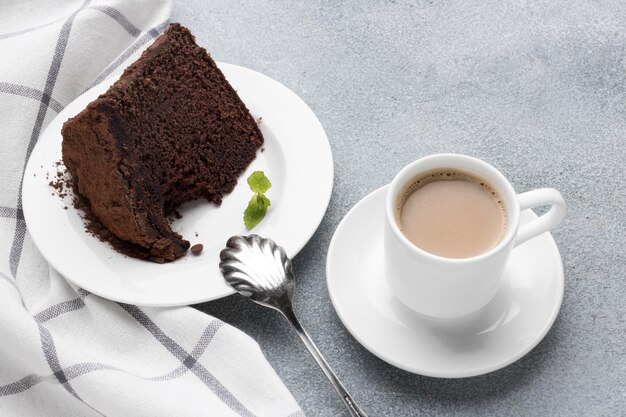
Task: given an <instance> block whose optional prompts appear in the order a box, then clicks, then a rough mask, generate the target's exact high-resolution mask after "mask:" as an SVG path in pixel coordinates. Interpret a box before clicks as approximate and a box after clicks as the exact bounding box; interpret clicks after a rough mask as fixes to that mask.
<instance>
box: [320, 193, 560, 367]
mask: <svg viewBox="0 0 626 417" xmlns="http://www.w3.org/2000/svg"><path fill="white" fill-rule="evenodd" d="M388 187H389V185H388V184H387V185H383V186H382V187H379V188H377V189H375V190H374V191H372V192H370V193H368V194H367V195H365V196H364V197H363V198H361V199H360V200H359V201H358V202H357V203H356V204H355V205H354V206H352V208H350V210H348V212H347V213H346V214H345V216H344V217H343V218H342V219H341V221H340V222H339V224H338V225H337V227H336V229H335V231H334V233H333V236H332V238H331V241H330V244H329V246H328V251H327V255H326V287H327V289H328V294H329V297H330V300H331V303H332V306H333V308H334V310H335V312H336V314H337V316H338V317H339V319H340V321H341V323H342V324H343V326H344V327H345V328H346V330H348V333H350V335H352V337H354V338H355V339H356V340H357V341H358V342H359V344H360V345H361V346H363V347H364V348H365V349H367V350H368V351H369V352H370V353H371V354H373V355H374V356H376V357H377V358H379V359H381V360H383V361H384V362H387V363H388V364H390V365H392V366H395V367H396V368H399V369H402V370H404V371H407V372H411V373H414V374H417V375H422V376H427V377H433V378H444V379H454V378H470V377H475V376H480V375H485V374H488V373H491V372H495V371H497V370H499V369H502V368H504V367H506V366H508V365H510V364H512V363H514V362H516V361H518V360H519V359H521V358H523V357H524V356H526V355H527V354H528V353H529V352H530V351H531V350H533V349H534V348H535V347H536V346H537V345H538V344H539V343H540V342H541V341H542V340H543V339H544V338H545V336H546V335H547V333H548V332H549V331H550V329H551V328H552V326H553V325H554V322H555V321H556V318H557V316H558V314H559V311H560V309H561V305H562V304H563V295H564V289H565V275H564V268H563V258H562V256H561V253H560V251H559V248H558V245H557V244H556V241H555V240H554V237H553V236H552V233H550V232H549V231H548V232H546V233H547V234H548V235H549V238H550V245H551V246H552V247H553V249H554V250H555V251H556V254H557V255H558V262H556V266H557V283H556V284H557V294H556V295H557V300H556V302H555V304H554V306H553V308H552V310H551V311H550V314H549V316H546V318H547V320H546V321H545V323H544V325H543V327H542V328H541V329H540V330H539V331H538V332H537V334H536V335H535V337H534V338H533V340H532V341H530V342H529V343H528V344H527V345H526V346H525V347H524V349H522V350H521V351H520V352H518V353H517V354H515V355H513V356H511V357H510V358H508V359H506V360H504V361H501V362H498V363H495V364H492V365H490V366H487V367H483V368H481V369H476V370H470V371H468V372H437V371H435V372H433V371H431V370H428V369H424V368H422V367H415V366H411V365H407V364H405V363H402V362H400V361H398V360H396V359H394V358H392V357H390V356H389V355H387V354H386V353H383V352H380V351H379V350H378V349H374V348H373V347H372V346H370V345H369V344H368V343H367V342H366V341H365V340H364V338H363V337H362V336H361V335H360V334H358V332H356V331H355V330H354V329H353V328H352V326H350V324H349V323H350V320H349V319H348V318H346V317H345V316H344V314H343V313H342V310H341V308H340V307H338V305H339V303H338V301H337V294H335V293H334V291H335V290H334V285H333V284H332V283H331V282H332V281H333V279H332V278H331V276H332V274H331V272H330V269H331V263H332V262H331V259H332V258H333V250H334V249H335V246H336V245H337V240H338V239H339V238H338V237H337V236H339V234H340V229H342V228H344V227H346V226H345V224H346V223H345V222H346V221H347V220H346V219H348V218H349V217H351V216H352V215H354V213H355V212H356V211H358V210H360V209H361V207H362V206H364V205H366V204H367V203H368V202H369V201H368V200H370V199H373V198H376V197H378V194H380V193H386V191H387V188H388ZM529 212H531V213H532V215H533V216H535V217H536V216H537V215H536V214H535V213H534V212H533V211H532V210H529ZM334 252H335V253H336V250H335V251H334Z"/></svg>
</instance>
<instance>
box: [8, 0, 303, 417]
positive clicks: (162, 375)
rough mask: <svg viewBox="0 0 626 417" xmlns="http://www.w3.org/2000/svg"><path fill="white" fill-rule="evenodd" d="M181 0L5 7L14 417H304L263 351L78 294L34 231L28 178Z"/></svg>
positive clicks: (202, 318) (190, 322) (171, 318)
mask: <svg viewBox="0 0 626 417" xmlns="http://www.w3.org/2000/svg"><path fill="white" fill-rule="evenodd" d="M170 9H171V4H170V2H169V1H168V0H159V1H156V0H140V1H135V0H117V1H108V2H105V1H95V0H94V1H89V0H87V1H84V2H82V1H72V0H65V1H61V0H59V1H41V0H34V1H33V0H16V1H2V2H1V4H0V144H1V147H0V234H1V235H0V236H1V238H0V416H44V415H45V416H64V417H66V416H102V415H105V416H151V417H154V416H271V417H281V416H285V417H287V416H290V417H295V416H303V414H302V412H301V411H300V409H299V407H298V405H297V404H296V402H295V401H294V399H293V398H292V396H291V394H290V393H289V391H287V389H286V388H285V386H284V385H283V384H282V382H281V381H280V379H279V378H278V377H277V375H276V374H275V373H274V371H273V370H272V368H271V367H270V366H269V364H268V363H267V361H266V360H265V358H264V357H263V354H262V353H261V351H260V349H259V347H258V345H257V344H256V343H255V342H254V341H253V340H251V339H250V338H249V337H248V336H246V335H244V334H243V333H241V332H240V331H238V330H236V329H234V328H232V327H230V326H228V325H227V324H224V323H222V322H221V321H219V320H217V319H215V318H212V317H210V316H207V315H206V314H203V313H201V312H199V311H197V310H194V309H192V308H190V307H184V308H168V309H155V308H138V307H136V306H132V305H124V304H117V303H114V302H111V301H107V300H104V299H101V298H99V297H96V296H94V295H91V294H89V293H87V292H86V291H84V290H81V289H77V290H75V289H73V287H71V286H70V285H68V283H67V282H65V280H63V278H62V277H60V276H59V275H58V274H57V273H56V272H55V271H54V270H52V269H51V268H50V267H49V266H48V265H47V263H46V262H45V260H44V259H43V258H42V257H41V255H40V254H39V253H38V252H37V249H36V248H35V246H34V245H33V242H32V240H31V239H30V237H29V235H28V231H27V229H26V225H25V224H24V217H23V214H22V198H21V180H22V174H23V171H24V167H25V165H26V161H27V160H28V157H29V155H30V152H31V151H32V149H33V146H34V145H35V144H36V143H37V139H38V137H39V134H40V133H41V132H42V131H43V130H44V129H45V127H46V125H47V124H48V123H49V122H50V121H51V120H52V119H53V118H54V117H55V116H56V115H57V114H58V113H59V112H60V111H61V109H63V107H64V106H66V105H67V104H68V103H69V102H70V101H72V100H73V99H74V98H75V97H76V96H78V95H79V94H80V93H81V92H83V91H84V90H85V89H87V88H88V87H90V86H92V85H94V84H97V83H98V82H99V81H101V80H103V79H104V78H106V76H107V75H108V74H110V73H111V72H112V71H114V70H115V69H116V68H118V67H120V66H126V65H128V64H129V63H130V61H129V60H128V58H129V57H130V58H131V59H132V56H133V55H134V54H135V55H136V53H137V52H138V51H139V50H140V49H142V48H145V47H146V46H147V45H148V44H149V43H150V42H151V41H152V40H153V39H154V38H155V37H156V36H157V35H158V34H159V33H160V32H162V31H163V30H164V28H165V27H166V25H167V21H168V18H169V14H170Z"/></svg>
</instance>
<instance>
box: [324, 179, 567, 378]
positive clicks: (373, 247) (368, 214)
mask: <svg viewBox="0 0 626 417" xmlns="http://www.w3.org/2000/svg"><path fill="white" fill-rule="evenodd" d="M385 194H386V187H383V188H380V189H378V190H376V191H374V192H373V193H371V194H370V195H368V196H367V197H365V198H364V199H362V200H361V201H360V202H359V203H357V204H356V205H355V206H354V207H353V208H352V210H350V212H348V214H347V215H346V216H345V217H344V219H343V220H342V221H341V223H340V224H339V226H338V227H337V230H336V231H335V234H334V236H333V239H332V241H331V243H330V247H329V249H328V257H327V264H326V276H327V282H328V291H329V293H330V298H331V300H332V302H333V305H334V306H335V310H336V311H337V314H338V315H339V317H340V319H341V321H342V322H343V324H344V325H345V326H346V328H347V329H348V331H350V333H352V335H353V336H354V337H355V338H356V339H357V340H358V341H359V342H360V343H361V344H362V345H363V346H365V348H367V349H368V350H369V351H370V352H372V353H373V354H374V355H376V356H378V357H379V358H381V359H382V360H384V361H386V362H388V363H390V364H392V365H394V366H397V367H398V368H401V369H404V370H406V371H409V372H413V373H417V374H420V375H427V376H434V377H440V378H463V377H469V376H475V375H481V374H484V373H487V372H491V371H495V370H496V369H500V368H502V367H504V366H506V365H508V364H510V363H512V362H514V361H516V360H517V359H519V358H521V357H522V356H524V355H525V354H526V353H528V352H529V351H530V350H531V349H532V348H534V347H535V346H536V345H537V343H539V342H540V341H541V339H543V337H544V336H545V335H546V333H547V332H548V330H549V329H550V327H551V326H552V324H553V323H554V320H555V319H556V316H557V314H558V312H559V308H560V306H561V301H562V299H563V263H562V261H561V256H560V254H559V250H558V248H557V246H556V243H555V242H554V239H553V238H552V235H550V233H544V234H543V235H541V236H538V237H536V238H534V239H532V240H530V241H528V242H526V243H524V244H522V245H520V246H519V247H517V248H515V249H514V250H513V253H512V255H511V258H510V260H509V263H508V264H507V267H506V270H505V276H504V280H503V282H504V284H503V286H502V288H501V290H500V292H499V293H498V294H497V295H496V296H495V298H494V299H493V300H492V301H491V302H490V303H489V304H488V305H487V306H486V307H484V308H483V309H482V310H480V311H479V312H477V313H474V314H472V315H471V316H468V317H464V318H463V319H460V320H454V321H450V320H436V319H428V318H425V317H424V316H421V315H419V314H417V313H414V312H412V311H411V310H410V309H408V308H407V307H406V306H404V305H403V304H402V303H401V302H400V301H399V300H398V299H397V298H396V297H395V296H394V295H393V294H392V293H391V290H390V289H389V287H388V285H387V282H386V279H385V276H384V267H383V259H382V253H383V238H382V236H383V226H384V219H385V216H384V205H385ZM536 217H537V216H536V215H535V214H534V213H533V212H532V211H530V210H526V211H524V212H523V213H522V224H523V223H527V222H529V221H530V220H532V219H534V218H536Z"/></svg>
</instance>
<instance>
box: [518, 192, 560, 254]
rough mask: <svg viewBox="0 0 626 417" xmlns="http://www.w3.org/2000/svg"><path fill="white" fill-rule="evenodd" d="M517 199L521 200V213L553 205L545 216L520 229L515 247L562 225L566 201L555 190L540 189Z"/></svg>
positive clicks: (522, 194)
mask: <svg viewBox="0 0 626 417" xmlns="http://www.w3.org/2000/svg"><path fill="white" fill-rule="evenodd" d="M517 199H518V200H519V205H520V211H523V210H526V209H529V208H533V207H539V206H547V205H551V206H552V207H551V208H550V210H548V212H547V213H546V214H544V215H543V216H540V217H539V218H538V219H535V220H533V221H531V222H530V223H528V224H525V225H524V226H522V227H520V228H519V230H518V232H517V236H516V237H515V246H519V245H521V244H522V243H524V242H526V241H527V240H528V239H532V238H533V237H535V236H537V235H540V234H542V233H544V232H547V231H548V230H550V229H552V228H553V227H555V226H556V225H558V224H559V223H561V221H563V218H564V217H565V200H563V196H562V195H561V193H559V192H558V191H557V190H555V189H553V188H540V189H538V190H533V191H528V192H525V193H521V194H518V195H517Z"/></svg>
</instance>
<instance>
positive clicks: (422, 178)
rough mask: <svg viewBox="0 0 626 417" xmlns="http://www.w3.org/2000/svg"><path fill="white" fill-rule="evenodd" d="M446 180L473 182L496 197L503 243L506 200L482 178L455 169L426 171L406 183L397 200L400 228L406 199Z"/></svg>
mask: <svg viewBox="0 0 626 417" xmlns="http://www.w3.org/2000/svg"><path fill="white" fill-rule="evenodd" d="M445 180H463V181H470V182H473V183H475V184H477V185H479V186H480V187H481V188H483V189H484V190H485V191H486V192H488V193H489V194H491V195H492V196H493V197H494V199H495V200H496V202H497V203H498V206H499V207H500V210H501V214H502V221H503V224H502V233H501V235H500V241H501V240H502V238H503V237H504V235H505V234H506V231H507V227H508V213H507V209H506V205H505V203H504V200H503V199H502V197H501V196H500V193H498V192H497V191H496V189H495V187H494V186H492V185H491V184H490V183H489V182H488V181H487V180H485V179H484V178H481V177H480V176H478V175H476V174H473V173H470V172H466V171H462V170H458V169H453V168H438V169H434V170H430V171H426V172H424V173H422V174H420V175H418V176H415V177H413V178H412V179H411V180H409V181H407V182H406V184H405V185H404V186H403V187H402V188H401V189H400V192H399V193H398V197H397V198H396V209H395V216H394V217H395V219H396V224H397V225H398V227H399V228H400V229H401V230H402V224H401V221H400V215H401V212H402V207H403V205H404V203H405V201H406V199H407V198H408V197H409V196H410V195H411V194H412V193H413V192H415V191H416V190H417V189H419V188H420V187H423V186H424V185H426V184H428V183H431V182H434V181H445Z"/></svg>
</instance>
